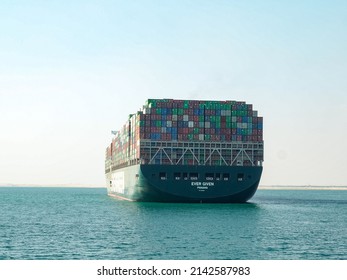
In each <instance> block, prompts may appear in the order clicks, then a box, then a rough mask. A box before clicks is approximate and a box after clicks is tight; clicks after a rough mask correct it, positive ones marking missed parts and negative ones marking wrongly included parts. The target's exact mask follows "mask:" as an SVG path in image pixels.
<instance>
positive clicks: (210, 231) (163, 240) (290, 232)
mask: <svg viewBox="0 0 347 280" xmlns="http://www.w3.org/2000/svg"><path fill="white" fill-rule="evenodd" d="M346 217H347V191H339V190H336V191H331V190H258V191H257V193H256V195H255V196H254V197H253V199H252V200H250V202H249V203H247V204H165V203H134V202H126V201H119V200H115V199H114V198H111V197H108V196H107V194H106V190H105V189H84V188H0V259H50V260H51V259H54V260H56V259H66V260H71V259H183V260H186V259H256V260H258V259H269V260H272V259H300V260H301V259H304V260H306V259H313V260H317V259H344V260H346V259H347V239H346V236H347V218H346Z"/></svg>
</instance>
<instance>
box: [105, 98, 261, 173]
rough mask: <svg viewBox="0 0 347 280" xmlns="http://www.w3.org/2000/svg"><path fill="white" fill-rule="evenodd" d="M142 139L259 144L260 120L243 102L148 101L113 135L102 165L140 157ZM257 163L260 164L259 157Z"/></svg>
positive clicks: (250, 107)
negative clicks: (104, 162)
mask: <svg viewBox="0 0 347 280" xmlns="http://www.w3.org/2000/svg"><path fill="white" fill-rule="evenodd" d="M146 140H147V141H166V142H221V143H239V142H240V143H262V142H263V119H262V117H259V116H258V114H257V111H255V110H253V108H252V105H251V104H246V103H245V102H239V101H202V100H173V99H149V100H147V102H146V104H145V105H144V106H143V109H142V111H139V112H137V113H136V114H133V115H130V116H129V119H128V121H127V123H126V124H125V125H124V126H123V127H122V129H121V130H120V131H118V132H117V133H116V135H115V137H114V139H113V141H112V143H111V145H110V146H109V147H108V148H107V150H106V159H109V160H106V165H108V164H107V162H109V163H111V161H112V163H113V165H117V166H119V165H122V164H125V165H128V164H129V163H130V164H132V163H134V161H137V160H139V159H140V158H143V156H144V153H145V152H146V151H145V150H141V145H140V143H141V141H146ZM257 160H261V161H262V154H260V155H259V157H258V158H257ZM106 167H107V166H106Z"/></svg>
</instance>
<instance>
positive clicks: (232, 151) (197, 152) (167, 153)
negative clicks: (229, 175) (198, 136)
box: [139, 140, 264, 166]
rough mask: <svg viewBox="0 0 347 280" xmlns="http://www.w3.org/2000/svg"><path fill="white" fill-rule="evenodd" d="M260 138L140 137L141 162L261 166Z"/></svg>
mask: <svg viewBox="0 0 347 280" xmlns="http://www.w3.org/2000/svg"><path fill="white" fill-rule="evenodd" d="M263 150H264V143H263V142H205V141H204V142H202V141H186V142H184V141H152V140H140V155H141V158H140V159H139V161H140V163H142V164H171V165H186V164H188V165H212V166H261V165H262V162H263Z"/></svg>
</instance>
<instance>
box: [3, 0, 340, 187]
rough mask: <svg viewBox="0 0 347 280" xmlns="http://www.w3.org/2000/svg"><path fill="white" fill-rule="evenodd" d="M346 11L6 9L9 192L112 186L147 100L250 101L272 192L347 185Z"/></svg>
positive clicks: (326, 7) (233, 4) (323, 7)
mask: <svg viewBox="0 0 347 280" xmlns="http://www.w3.org/2000/svg"><path fill="white" fill-rule="evenodd" d="M346 14H347V2H346V1H336V0H333V1H309V0H306V1H266V0H263V1H236V0H235V1H232V0H229V1H226V0H225V1H222V0H220V1H217V0H216V1H189V0H186V1H145V0H143V1H106V0H104V1H96V0H95V1H82V0H81V1H77V0H76V1H63V0H60V1H30V0H26V1H16V0H13V1H4V0H1V2H0V62H1V63H0V129H1V130H0V183H14V184H71V185H74V184H85V185H95V186H103V185H104V173H103V170H104V151H105V148H106V146H107V145H108V144H109V142H110V141H111V134H110V131H111V130H116V129H118V128H119V127H120V126H121V125H123V123H124V122H125V121H126V119H127V116H128V114H129V113H133V112H135V111H136V110H138V109H139V108H140V107H141V106H142V105H143V104H144V102H145V100H146V99H148V98H182V99H183V98H184V99H221V100H226V99H228V100H244V101H246V102H248V103H253V105H254V108H255V109H256V110H258V111H259V114H260V115H261V116H263V117H264V138H265V161H264V173H263V177H262V180H261V184H263V185H275V184H280V185H309V184H311V185H347V172H346V170H347V151H346V149H345V146H346V144H345V143H346V139H347V78H346V69H347V17H346Z"/></svg>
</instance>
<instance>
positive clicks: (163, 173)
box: [106, 164, 262, 203]
mask: <svg viewBox="0 0 347 280" xmlns="http://www.w3.org/2000/svg"><path fill="white" fill-rule="evenodd" d="M261 173H262V166H188V165H180V166H179V165H155V164H151V165H141V164H137V165H132V166H127V167H123V168H119V169H116V170H113V171H110V172H108V173H106V186H107V191H108V195H110V196H113V197H116V198H119V199H125V200H129V201H148V202H189V203H243V202H246V201H247V200H249V199H250V198H251V197H252V196H253V195H254V193H255V192H256V190H257V188H258V185H259V181H260V177H261Z"/></svg>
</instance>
